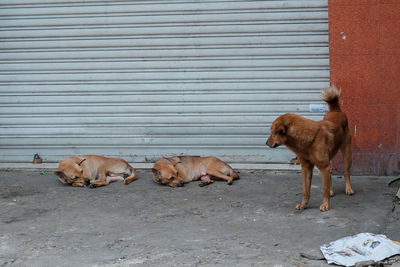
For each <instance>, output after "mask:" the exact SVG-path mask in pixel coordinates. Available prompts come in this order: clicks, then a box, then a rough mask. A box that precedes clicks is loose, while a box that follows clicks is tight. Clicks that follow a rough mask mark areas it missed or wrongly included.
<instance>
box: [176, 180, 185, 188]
mask: <svg viewBox="0 0 400 267" xmlns="http://www.w3.org/2000/svg"><path fill="white" fill-rule="evenodd" d="M184 185H185V183H184V182H183V181H181V182H179V184H177V185H176V186H177V187H182V186H184Z"/></svg>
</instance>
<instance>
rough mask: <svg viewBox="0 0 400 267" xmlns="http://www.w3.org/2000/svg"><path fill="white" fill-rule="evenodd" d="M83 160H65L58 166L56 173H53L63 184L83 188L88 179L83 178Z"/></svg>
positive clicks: (79, 158) (73, 158)
mask: <svg viewBox="0 0 400 267" xmlns="http://www.w3.org/2000/svg"><path fill="white" fill-rule="evenodd" d="M85 160H86V159H85V158H81V157H71V158H66V159H64V160H62V161H61V162H60V164H59V165H58V171H56V172H54V173H55V175H57V176H58V180H60V182H61V183H63V184H75V185H80V186H85V185H87V184H88V180H89V179H88V178H85V177H83V168H82V163H83V162H84V161H85Z"/></svg>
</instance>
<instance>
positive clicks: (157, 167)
mask: <svg viewBox="0 0 400 267" xmlns="http://www.w3.org/2000/svg"><path fill="white" fill-rule="evenodd" d="M152 171H153V180H154V181H155V182H156V183H159V184H163V185H168V186H170V187H179V186H183V185H184V184H186V183H189V182H191V181H197V180H201V183H200V184H199V185H200V186H205V185H208V184H211V183H213V182H214V180H213V178H219V179H223V180H225V181H226V182H227V184H229V185H231V184H232V183H233V180H237V179H239V175H238V174H237V173H236V172H235V171H234V170H233V169H232V168H231V166H229V165H228V164H227V163H225V162H223V161H222V160H220V159H218V158H216V157H198V156H180V157H172V158H162V159H159V160H157V161H156V162H155V163H154V166H153V168H152Z"/></svg>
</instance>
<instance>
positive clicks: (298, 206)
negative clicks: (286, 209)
mask: <svg viewBox="0 0 400 267" xmlns="http://www.w3.org/2000/svg"><path fill="white" fill-rule="evenodd" d="M306 207H307V204H305V203H303V202H301V203H299V204H297V205H296V210H304V209H305V208H306Z"/></svg>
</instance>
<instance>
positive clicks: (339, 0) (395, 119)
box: [329, 0, 400, 175]
mask: <svg viewBox="0 0 400 267" xmlns="http://www.w3.org/2000/svg"><path fill="white" fill-rule="evenodd" d="M329 46H330V68H331V70H330V77H331V83H332V84H335V85H336V86H337V87H339V88H341V89H342V95H341V105H342V109H343V110H344V111H345V112H346V113H347V116H348V119H349V123H350V125H349V126H350V130H351V133H352V135H353V146H352V148H353V167H352V171H351V172H352V174H355V175H357V174H363V175H394V174H398V173H399V171H400V0H329ZM339 154H340V153H339ZM333 170H334V172H335V173H341V172H342V171H343V163H342V160H341V156H337V157H336V158H335V159H334V161H333Z"/></svg>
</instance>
